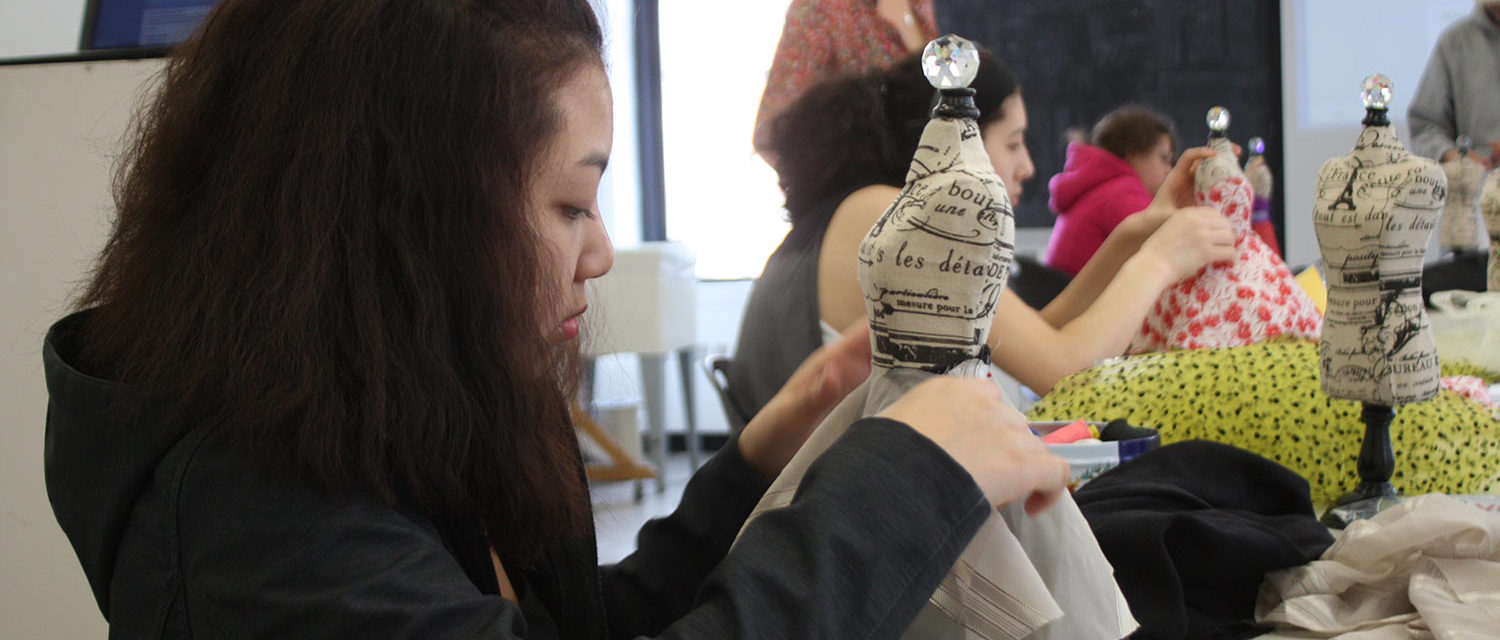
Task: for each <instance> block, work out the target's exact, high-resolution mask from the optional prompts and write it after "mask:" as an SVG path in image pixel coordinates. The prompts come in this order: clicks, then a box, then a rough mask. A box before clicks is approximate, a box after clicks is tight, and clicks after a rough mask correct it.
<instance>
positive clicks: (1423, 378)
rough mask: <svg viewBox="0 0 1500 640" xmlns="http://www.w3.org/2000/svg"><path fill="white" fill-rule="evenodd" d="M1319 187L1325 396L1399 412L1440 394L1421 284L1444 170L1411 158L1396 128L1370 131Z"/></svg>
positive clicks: (1316, 214) (1331, 164)
mask: <svg viewBox="0 0 1500 640" xmlns="http://www.w3.org/2000/svg"><path fill="white" fill-rule="evenodd" d="M1317 185H1318V186H1317V197H1316V199H1315V203H1314V211H1313V226H1314V229H1315V230H1316V231H1317V235H1318V245H1319V248H1320V249H1321V251H1322V254H1323V265H1324V269H1325V273H1326V277H1327V281H1328V311H1327V314H1326V316H1325V319H1324V323H1323V340H1322V342H1321V343H1320V345H1319V355H1320V364H1321V367H1322V384H1323V390H1324V391H1325V392H1326V393H1328V395H1330V396H1333V397H1335V398H1343V399H1347V400H1357V401H1361V402H1369V403H1374V404H1383V405H1392V406H1394V405H1401V404H1408V403H1412V402H1420V401H1422V400H1427V399H1429V398H1431V397H1433V396H1435V395H1437V392H1438V385H1439V377H1440V371H1439V368H1438V359H1437V348H1436V346H1435V344H1434V342H1433V336H1432V330H1431V327H1430V325H1429V324H1428V320H1427V313H1426V311H1425V309H1424V307H1423V303H1422V290H1421V280H1422V258H1423V254H1424V253H1425V249H1426V247H1427V242H1428V240H1429V239H1430V238H1431V237H1432V234H1433V231H1434V229H1435V228H1436V226H1437V223H1438V219H1439V216H1440V215H1441V212H1442V210H1443V207H1444V203H1445V202H1446V197H1447V179H1446V177H1445V176H1444V174H1443V170H1442V168H1441V167H1439V166H1438V165H1437V164H1436V163H1434V162H1432V161H1430V160H1426V159H1423V158H1419V157H1417V156H1414V155H1412V154H1411V153H1408V152H1407V151H1406V149H1405V148H1404V147H1402V146H1401V142H1400V140H1399V139H1398V138H1397V137H1396V132H1395V129H1394V128H1393V127H1391V126H1390V125H1381V126H1367V127H1366V128H1365V129H1364V131H1363V132H1361V134H1360V138H1359V142H1358V143H1357V144H1356V145H1355V148H1354V151H1353V152H1351V153H1350V154H1348V155H1346V156H1343V157H1340V158H1334V159H1332V160H1329V161H1328V162H1326V163H1324V165H1323V168H1322V169H1321V170H1320V171H1319V172H1318V183H1317Z"/></svg>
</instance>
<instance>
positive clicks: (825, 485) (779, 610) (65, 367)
mask: <svg viewBox="0 0 1500 640" xmlns="http://www.w3.org/2000/svg"><path fill="white" fill-rule="evenodd" d="M78 322H80V317H79V316H77V315H75V316H71V317H69V318H66V319H64V320H62V321H61V322H59V323H58V324H57V325H55V326H54V327H53V328H52V330H51V331H50V332H49V333H48V337H47V343H46V345H45V349H44V360H45V368H46V375H47V387H48V390H49V393H50V394H51V398H50V402H49V405H48V416H47V438H46V456H47V459H46V472H47V490H48V495H49V497H50V499H51V501H52V506H53V510H54V512H55V513H56V515H57V519H58V521H59V523H61V525H62V527H63V530H64V531H65V532H66V533H67V534H68V537H69V539H70V540H71V542H72V543H73V547H74V550H75V551H76V552H77V554H78V557H79V560H80V562H81V563H82V565H83V569H84V572H85V574H87V576H88V579H89V582H90V584H91V585H92V587H93V590H94V596H95V598H96V599H97V601H98V603H99V608H100V610H101V611H102V612H103V613H104V615H105V617H106V618H107V619H108V620H109V622H110V637H112V638H219V637H267V638H284V639H291V638H345V637H358V638H407V637H411V638H477V637H488V638H507V637H526V638H605V637H612V638H623V637H635V636H642V635H646V636H654V635H659V636H661V637H669V638H894V637H896V636H898V635H899V634H900V633H901V632H902V631H903V630H904V629H905V628H906V627H907V626H908V625H909V623H910V621H911V619H912V618H913V616H915V615H916V612H917V611H918V610H919V609H920V608H921V606H922V604H923V602H924V601H925V599H926V597H927V596H928V595H930V594H931V593H932V591H933V590H934V589H935V588H936V586H937V584H938V582H939V580H941V578H942V576H943V575H944V574H945V573H946V572H947V570H948V569H949V568H950V567H951V566H952V564H953V562H955V561H956V559H957V558H958V554H959V552H960V551H962V550H963V548H964V546H965V545H966V544H967V543H968V541H969V539H970V538H972V537H973V535H974V533H975V532H976V531H977V530H978V528H979V526H980V524H981V523H983V521H984V519H985V517H986V516H987V515H988V514H989V512H990V509H989V506H988V504H987V503H986V501H985V499H984V497H983V494H982V493H981V492H980V491H979V488H978V487H977V486H976V485H975V484H974V482H973V480H972V479H971V478H970V477H969V476H968V474H967V473H966V472H965V471H963V469H962V468H960V467H959V466H958V465H957V464H956V463H954V462H953V460H952V459H951V458H949V457H948V456H947V455H946V454H944V453H943V452H942V451H941V450H940V449H938V448H937V447H936V446H935V445H933V444H932V443H931V442H930V441H928V440H927V439H926V438H924V437H922V436H921V435H919V434H917V433H915V432H914V431H912V430H911V429H910V428H908V427H906V426H905V425H902V424H900V423H896V422H891V421H887V420H878V419H872V420H866V421H862V422H861V423H859V424H857V425H856V426H855V427H854V428H851V429H850V431H849V433H847V434H846V435H845V436H844V437H843V438H842V439H841V440H840V442H838V443H837V444H835V446H834V447H833V448H831V449H830V450H829V451H828V453H827V454H825V455H824V456H823V458H822V459H821V460H819V461H818V462H817V463H816V464H814V465H813V467H812V468H811V469H810V470H809V472H808V474H807V479H806V481H805V482H804V485H803V489H802V490H801V491H800V492H799V495H798V496H797V498H796V499H795V501H794V502H793V503H792V504H791V505H789V506H788V507H786V508H784V509H779V510H775V511H772V512H768V513H766V514H763V515H762V516H761V517H760V518H757V519H756V521H755V523H754V524H753V525H752V526H750V527H749V528H747V529H746V531H745V533H744V535H743V536H742V537H741V538H740V540H739V541H738V543H737V545H736V546H735V547H734V549H733V550H732V551H731V550H730V545H731V543H732V542H733V541H734V536H735V534H736V533H737V532H738V530H739V528H740V526H741V524H742V523H743V521H744V519H745V517H746V516H747V515H748V514H749V512H750V510H751V508H752V507H753V506H754V505H755V503H756V501H757V500H758V499H759V498H760V495H761V493H762V492H763V491H764V490H765V487H766V485H765V483H764V482H763V481H761V480H760V479H759V478H758V477H757V476H756V475H755V474H754V473H753V472H752V471H751V470H750V468H749V467H748V466H747V464H746V463H745V461H744V459H743V458H742V457H741V456H740V455H739V452H738V449H737V448H736V447H734V446H733V445H731V446H729V447H726V449H725V450H724V451H722V452H720V453H719V454H718V455H716V456H715V457H714V458H713V459H711V460H710V461H709V462H708V463H707V464H705V465H704V467H703V468H702V469H701V470H700V471H699V472H698V473H697V474H696V475H695V476H694V477H693V479H692V480H691V481H690V482H689V484H688V486H687V488H686V489H685V491H684V493H683V499H682V503H681V504H680V506H679V507H678V509H677V511H676V512H674V513H673V514H672V515H671V516H668V517H667V518H664V519H661V520H657V521H653V522H651V523H649V524H647V525H646V526H645V527H644V528H643V529H642V530H641V534H640V537H639V540H638V550H637V551H636V552H635V553H634V554H632V555H631V556H630V557H628V558H626V559H625V560H624V561H622V562H620V563H619V564H618V565H614V566H611V567H604V568H600V567H597V566H596V565H595V563H596V552H595V549H594V545H593V539H592V536H590V537H589V539H587V540H584V541H582V542H580V543H578V544H573V545H560V546H559V548H556V549H554V550H553V551H552V552H551V553H549V555H548V556H547V558H546V560H545V562H543V563H541V566H540V567H539V568H538V569H536V570H531V571H519V572H513V574H512V576H511V577H512V580H513V582H514V583H515V586H516V588H517V590H518V592H519V593H520V595H521V602H520V604H519V606H518V605H516V604H513V603H511V602H510V601H508V600H505V599H503V598H501V597H499V596H498V595H496V594H497V593H498V588H497V585H496V583H495V578H494V574H493V572H492V570H491V567H490V564H489V556H488V551H487V549H486V547H485V545H484V542H483V540H482V538H481V537H480V536H479V535H477V530H475V529H474V528H473V527H472V526H466V525H464V524H463V523H440V522H435V521H433V520H432V519H430V518H427V517H424V516H423V515H421V514H417V513H412V512H409V511H405V510H402V509H399V508H390V507H385V506H381V505H378V504H376V503H374V502H369V501H361V500H354V499H347V500H336V499H332V498H329V497H327V496H324V495H322V494H321V493H319V492H317V491H315V490H313V489H312V488H310V487H309V486H306V485H302V484H298V483H294V482H287V481H277V480H273V479H269V478H267V477H266V476H264V475H262V474H256V473H252V472H251V470H250V469H249V467H248V466H247V464H246V461H245V459H244V458H243V456H242V455H241V453H240V452H239V451H238V450H237V448H236V447H235V446H234V444H233V442H232V440H233V439H232V438H230V437H229V434H227V433H225V430H223V429H216V428H214V427H213V426H212V425H166V424H162V423H161V422H160V421H159V420H155V419H153V417H152V414H151V411H150V408H149V403H146V402H144V401H142V400H141V399H140V398H139V397H136V396H137V392H136V391H134V390H132V389H130V388H129V387H126V386H124V385H121V384H118V383H115V382H111V381H109V380H104V379H100V378H96V377H91V376H89V375H88V374H87V373H85V372H82V371H79V370H78V369H77V368H75V367H74V366H72V365H70V364H69V363H70V362H76V361H77V359H76V357H74V356H73V354H74V352H75V350H76V345H75V344H74V343H73V341H72V336H71V335H70V334H71V332H72V330H73V328H74V327H75V326H76V323H78ZM122 408H125V409H128V410H125V411H122V410H121V409H122ZM121 416H131V418H129V419H125V420H122V419H120V418H121Z"/></svg>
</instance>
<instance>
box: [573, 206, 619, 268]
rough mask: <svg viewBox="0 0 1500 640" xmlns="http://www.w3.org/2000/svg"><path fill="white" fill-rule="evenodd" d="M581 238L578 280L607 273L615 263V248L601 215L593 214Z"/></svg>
mask: <svg viewBox="0 0 1500 640" xmlns="http://www.w3.org/2000/svg"><path fill="white" fill-rule="evenodd" d="M585 233H586V235H585V236H584V239H583V251H582V252H580V253H579V255H578V272H577V273H578V281H579V282H583V281H586V280H590V279H593V278H597V277H599V276H602V275H604V274H606V273H609V270H610V268H611V267H613V266H614V265H615V248H614V245H613V244H611V243H610V241H609V232H608V231H607V230H605V228H604V219H603V217H602V216H595V217H594V220H593V224H591V225H589V227H588V231H586V232H585Z"/></svg>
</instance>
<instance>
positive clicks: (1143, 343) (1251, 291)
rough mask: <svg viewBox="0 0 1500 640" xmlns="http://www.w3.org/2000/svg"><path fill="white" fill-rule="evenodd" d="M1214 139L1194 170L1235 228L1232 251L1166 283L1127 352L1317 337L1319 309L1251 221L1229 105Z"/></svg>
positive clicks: (1205, 198)
mask: <svg viewBox="0 0 1500 640" xmlns="http://www.w3.org/2000/svg"><path fill="white" fill-rule="evenodd" d="M1208 119H1209V129H1210V130H1211V131H1213V134H1212V135H1211V136H1210V138H1209V146H1210V147H1211V148H1213V150H1214V151H1215V152H1216V154H1215V155H1214V156H1213V157H1211V158H1207V159H1205V160H1203V161H1202V162H1201V163H1199V165H1198V169H1197V172H1196V174H1195V175H1194V185H1195V189H1196V191H1197V201H1198V204H1200V205H1206V206H1211V207H1214V208H1215V209H1218V210H1219V212H1220V213H1223V214H1224V216H1225V217H1226V218H1229V222H1230V226H1231V227H1232V228H1233V229H1234V247H1235V258H1234V261H1233V262H1230V263H1223V262H1221V263H1215V264H1210V265H1208V266H1205V267H1203V269H1202V270H1201V271H1199V272H1198V273H1196V274H1194V275H1192V276H1189V277H1187V278H1184V279H1183V280H1182V281H1181V282H1178V283H1177V284H1176V285H1173V286H1171V287H1168V288H1167V290H1166V291H1164V292H1162V294H1161V297H1160V298H1158V299H1157V301H1156V306H1155V307H1153V308H1152V310H1151V312H1150V313H1148V314H1147V315H1146V320H1145V321H1144V322H1143V323H1142V324H1141V329H1140V331H1139V332H1138V333H1137V334H1136V336H1135V338H1134V340H1132V341H1131V344H1130V349H1129V352H1130V353H1145V352H1151V351H1163V350H1166V349H1211V348H1217V347H1235V346H1243V345H1247V344H1253V343H1256V342H1260V341H1263V340H1266V339H1269V338H1275V337H1278V336H1296V337H1301V338H1317V337H1318V322H1319V320H1320V316H1319V314H1318V310H1317V307H1316V306H1315V305H1314V304H1313V301H1312V299H1311V298H1308V297H1307V294H1306V293H1305V292H1304V291H1303V290H1302V287H1301V286H1299V285H1298V284H1297V282H1296V279H1295V278H1294V277H1293V276H1292V272H1291V271H1290V270H1288V269H1287V267H1286V263H1285V262H1283V261H1282V260H1281V257H1280V256H1278V255H1276V253H1275V252H1273V251H1271V249H1270V248H1269V247H1267V246H1266V243H1265V242H1264V241H1262V240H1261V238H1260V236H1259V235H1257V234H1256V233H1254V232H1253V231H1251V229H1250V210H1251V204H1252V201H1253V196H1252V190H1251V188H1250V183H1249V181H1247V180H1246V179H1245V174H1244V172H1242V171H1241V170H1240V168H1239V165H1238V163H1237V162H1236V159H1235V156H1234V148H1233V146H1232V145H1231V144H1230V142H1229V139H1228V138H1227V137H1225V136H1224V130H1225V129H1226V128H1227V127H1228V126H1229V113H1228V111H1227V110H1225V109H1224V108H1223V107H1214V108H1213V109H1210V110H1209V117H1208Z"/></svg>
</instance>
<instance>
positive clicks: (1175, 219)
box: [1138, 206, 1235, 281]
mask: <svg viewBox="0 0 1500 640" xmlns="http://www.w3.org/2000/svg"><path fill="white" fill-rule="evenodd" d="M1162 218H1163V221H1162V222H1161V225H1160V226H1159V227H1158V228H1157V230H1156V231H1155V232H1154V233H1152V234H1151V236H1150V237H1148V238H1146V241H1145V242H1144V243H1143V244H1142V245H1141V250H1140V251H1139V252H1138V255H1142V256H1146V257H1149V258H1150V259H1156V260H1160V261H1161V262H1162V264H1163V265H1164V266H1166V267H1167V269H1168V271H1169V272H1170V273H1171V274H1172V280H1173V281H1177V280H1181V279H1183V278H1186V277H1188V276H1191V275H1193V274H1195V273H1197V272H1198V270H1199V269H1202V268H1203V267H1204V266H1207V265H1209V264H1214V263H1222V262H1234V256H1235V248H1234V228H1233V227H1232V226H1231V225H1230V224H1229V220H1228V219H1226V218H1225V217H1224V216H1223V215H1221V214H1220V213H1219V212H1218V211H1217V210H1215V209H1214V208H1212V207H1203V206H1191V207H1183V208H1181V209H1178V210H1176V211H1172V212H1166V215H1163V216H1162Z"/></svg>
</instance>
